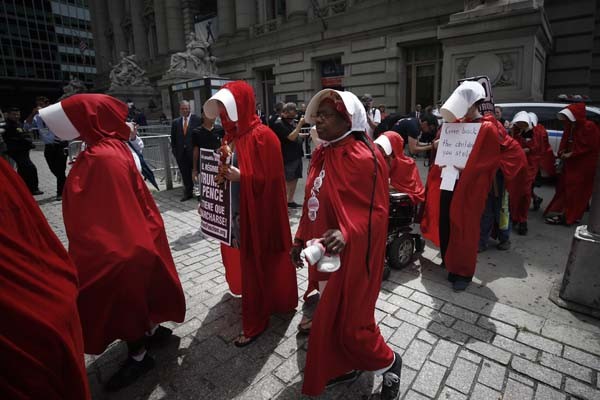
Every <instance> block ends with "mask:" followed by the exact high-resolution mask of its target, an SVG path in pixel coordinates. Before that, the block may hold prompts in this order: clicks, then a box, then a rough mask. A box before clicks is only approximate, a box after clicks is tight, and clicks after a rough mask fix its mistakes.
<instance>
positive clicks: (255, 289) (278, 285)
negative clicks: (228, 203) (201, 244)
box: [204, 81, 298, 347]
mask: <svg viewBox="0 0 600 400" xmlns="http://www.w3.org/2000/svg"><path fill="white" fill-rule="evenodd" d="M254 103H255V98H254V90H253V89H252V87H251V86H250V85H249V84H247V83H246V82H243V81H236V82H231V83H228V84H226V85H224V86H223V87H222V88H221V90H219V91H218V92H217V93H216V94H215V95H214V96H212V97H211V98H210V99H209V100H207V101H206V103H205V104H204V112H205V114H206V115H207V116H209V118H216V117H218V116H220V117H221V122H222V125H223V128H224V129H225V137H224V138H223V140H224V141H227V143H228V144H229V145H230V146H231V147H232V148H233V151H234V159H237V163H238V167H236V166H234V165H232V166H230V167H229V170H228V173H227V175H226V178H227V179H228V180H230V181H231V182H232V183H233V184H236V183H238V182H239V197H240V198H239V206H240V210H239V215H240V220H239V229H240V240H239V245H240V246H239V250H238V249H235V248H232V247H229V246H226V245H222V246H221V254H222V257H223V265H224V266H225V277H226V279H227V282H228V284H229V287H230V289H231V291H232V292H233V293H234V294H239V293H241V295H242V325H243V331H242V333H241V334H240V335H239V336H238V338H237V339H236V340H235V341H234V344H235V345H236V346H237V347H243V346H247V345H249V344H250V343H252V342H254V340H256V338H257V337H258V336H259V335H260V334H261V333H263V332H264V331H265V330H266V329H267V326H268V324H269V317H270V316H271V314H273V313H285V312H291V311H294V310H295V308H296V306H297V305H298V285H297V281H296V270H295V268H294V266H293V265H292V263H291V262H290V259H289V255H288V254H289V250H290V247H291V244H292V238H291V231H290V225H289V217H288V214H287V199H286V188H285V178H284V171H283V158H282V155H281V144H280V142H279V139H277V136H276V135H275V133H273V131H272V130H271V129H270V128H268V127H267V126H265V125H263V124H262V123H261V122H260V119H259V118H258V116H257V115H256V113H255V112H254V110H255V106H254Z"/></svg>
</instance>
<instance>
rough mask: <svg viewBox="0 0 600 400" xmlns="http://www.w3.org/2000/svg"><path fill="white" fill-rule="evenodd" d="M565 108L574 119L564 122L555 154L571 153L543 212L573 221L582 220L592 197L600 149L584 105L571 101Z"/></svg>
mask: <svg viewBox="0 0 600 400" xmlns="http://www.w3.org/2000/svg"><path fill="white" fill-rule="evenodd" d="M567 108H568V109H569V110H570V111H571V113H572V114H573V116H574V117H575V119H576V121H575V122H574V123H573V122H570V121H568V120H565V121H564V125H565V129H564V131H563V136H562V139H561V141H560V146H559V149H558V155H559V157H560V155H561V154H564V153H569V152H571V153H572V154H571V157H569V158H567V159H565V160H564V161H563V169H562V173H561V174H560V175H559V177H558V183H557V184H556V193H555V194H554V197H553V198H552V201H551V202H550V204H548V207H547V208H546V211H545V212H544V215H546V214H547V213H549V212H558V213H564V216H565V221H566V223H567V224H573V223H575V222H576V221H578V220H580V219H581V217H582V216H583V213H584V212H585V210H586V208H587V206H588V203H589V201H590V198H591V197H592V190H593V186H594V175H595V173H596V165H597V163H598V153H599V152H600V128H599V127H598V125H596V124H595V123H594V122H592V121H588V120H587V119H586V118H585V104H583V103H576V104H570V105H569V106H568V107H567Z"/></svg>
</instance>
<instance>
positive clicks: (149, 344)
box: [145, 325, 173, 349]
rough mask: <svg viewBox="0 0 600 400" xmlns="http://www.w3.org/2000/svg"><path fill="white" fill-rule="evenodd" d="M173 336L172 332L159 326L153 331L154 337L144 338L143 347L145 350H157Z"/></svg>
mask: <svg viewBox="0 0 600 400" xmlns="http://www.w3.org/2000/svg"><path fill="white" fill-rule="evenodd" d="M172 335H173V330H171V329H169V328H165V327H164V326H162V325H159V326H158V328H156V330H155V331H154V335H151V336H146V340H145V345H146V348H147V349H151V348H159V347H164V346H165V345H166V344H167V343H168V342H169V339H170V338H171V336H172Z"/></svg>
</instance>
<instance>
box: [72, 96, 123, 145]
mask: <svg viewBox="0 0 600 400" xmlns="http://www.w3.org/2000/svg"><path fill="white" fill-rule="evenodd" d="M61 104H62V106H63V109H64V110H65V114H66V115H67V116H68V118H69V120H70V121H71V123H72V124H73V126H74V127H75V128H76V129H77V131H78V132H79V134H80V135H81V139H82V140H83V141H84V142H86V143H87V144H90V145H91V144H94V143H96V142H98V141H99V140H101V139H104V138H107V137H109V138H115V139H120V140H129V135H130V133H131V130H130V128H129V126H127V124H125V121H126V119H127V114H128V111H129V110H128V108H127V105H126V104H125V103H123V102H122V101H121V100H118V99H115V98H114V97H111V96H107V95H104V94H77V95H75V96H71V97H69V98H67V99H65V100H63V101H62V102H61Z"/></svg>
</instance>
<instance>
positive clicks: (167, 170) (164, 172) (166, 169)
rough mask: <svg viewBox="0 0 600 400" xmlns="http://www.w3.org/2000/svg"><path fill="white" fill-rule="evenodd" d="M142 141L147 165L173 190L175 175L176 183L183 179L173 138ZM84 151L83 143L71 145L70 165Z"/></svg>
mask: <svg viewBox="0 0 600 400" xmlns="http://www.w3.org/2000/svg"><path fill="white" fill-rule="evenodd" d="M142 141H143V142H144V150H143V152H142V154H143V156H144V160H145V161H146V164H148V166H149V167H150V169H151V170H152V171H153V172H154V175H155V176H156V178H157V179H158V180H160V181H161V182H165V184H166V186H167V190H170V189H173V180H174V179H173V174H175V177H174V178H175V180H176V181H180V180H181V177H180V176H179V174H178V169H177V162H176V161H175V157H174V156H173V154H172V153H171V136H170V135H155V136H142ZM83 150H85V144H84V143H83V142H82V141H80V140H74V141H72V142H71V143H69V147H68V157H69V164H72V163H74V162H75V160H76V159H77V156H78V155H79V153H81V152H82V151H83Z"/></svg>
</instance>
